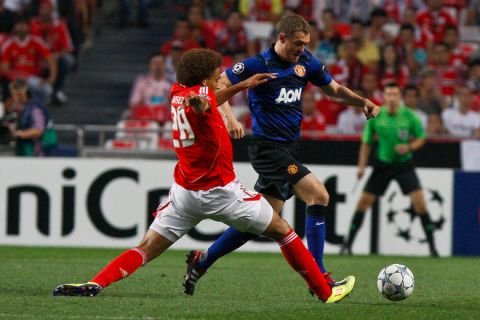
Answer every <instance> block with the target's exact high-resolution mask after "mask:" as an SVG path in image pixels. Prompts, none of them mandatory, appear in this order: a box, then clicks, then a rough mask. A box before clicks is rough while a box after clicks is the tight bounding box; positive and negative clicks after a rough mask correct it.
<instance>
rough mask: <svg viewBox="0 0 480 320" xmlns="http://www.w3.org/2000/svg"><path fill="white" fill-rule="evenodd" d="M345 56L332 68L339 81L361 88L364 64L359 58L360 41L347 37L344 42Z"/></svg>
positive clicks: (351, 86) (331, 70)
mask: <svg viewBox="0 0 480 320" xmlns="http://www.w3.org/2000/svg"><path fill="white" fill-rule="evenodd" d="M342 47H343V58H342V59H340V61H338V63H337V64H336V65H334V66H332V67H331V68H330V72H331V73H332V75H334V76H335V79H336V81H337V82H338V83H340V84H342V85H345V86H347V87H349V88H359V87H360V86H361V83H362V76H363V71H364V70H363V69H364V66H363V64H362V63H361V62H360V60H359V59H358V58H357V53H358V42H357V41H356V40H354V39H347V40H345V41H344V42H343V43H342Z"/></svg>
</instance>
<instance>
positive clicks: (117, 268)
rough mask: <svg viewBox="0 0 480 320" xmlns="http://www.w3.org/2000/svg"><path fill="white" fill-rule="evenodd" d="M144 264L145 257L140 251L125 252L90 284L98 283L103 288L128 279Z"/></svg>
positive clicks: (137, 249)
mask: <svg viewBox="0 0 480 320" xmlns="http://www.w3.org/2000/svg"><path fill="white" fill-rule="evenodd" d="M145 263H147V255H146V254H145V252H144V251H143V250H142V249H139V248H133V249H130V250H127V251H125V252H123V253H122V254H121V255H119V256H118V257H116V258H115V259H114V260H112V261H111V262H110V263H109V264H108V265H107V266H106V267H105V268H104V269H103V270H102V271H100V272H99V273H98V274H97V275H96V276H95V278H93V279H92V280H90V282H95V283H98V284H99V285H101V286H102V287H104V288H105V287H107V286H109V285H110V284H112V283H113V282H115V281H118V280H120V279H123V278H126V277H128V276H129V275H131V274H132V273H134V272H135V271H136V270H137V269H138V268H139V267H140V266H143V265H144V264H145Z"/></svg>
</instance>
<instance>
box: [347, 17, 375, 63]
mask: <svg viewBox="0 0 480 320" xmlns="http://www.w3.org/2000/svg"><path fill="white" fill-rule="evenodd" d="M351 26H352V38H353V39H354V40H356V41H357V43H358V51H357V58H358V60H360V62H361V63H362V64H363V65H364V66H367V67H369V68H372V67H376V65H377V63H378V61H380V50H379V49H378V47H377V45H376V44H375V43H374V42H373V41H371V40H369V39H367V38H366V32H365V31H366V30H365V26H364V24H363V22H362V21H361V20H359V19H352V22H351ZM339 54H340V57H343V56H344V49H343V46H340V48H339Z"/></svg>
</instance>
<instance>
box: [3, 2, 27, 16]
mask: <svg viewBox="0 0 480 320" xmlns="http://www.w3.org/2000/svg"><path fill="white" fill-rule="evenodd" d="M30 2H31V0H5V8H7V9H8V10H10V11H13V12H15V13H16V14H18V15H19V16H23V15H24V14H25V13H26V12H27V10H28V6H29V5H30Z"/></svg>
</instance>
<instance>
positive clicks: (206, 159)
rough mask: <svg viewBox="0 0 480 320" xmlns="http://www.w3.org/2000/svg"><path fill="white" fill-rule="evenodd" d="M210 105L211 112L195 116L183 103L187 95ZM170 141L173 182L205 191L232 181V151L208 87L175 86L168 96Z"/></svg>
mask: <svg viewBox="0 0 480 320" xmlns="http://www.w3.org/2000/svg"><path fill="white" fill-rule="evenodd" d="M192 91H193V92H195V93H196V94H198V95H200V96H202V97H204V98H205V99H207V100H209V101H210V109H208V110H207V111H205V112H203V113H197V112H195V110H194V109H193V108H192V107H190V106H185V105H184V101H185V97H187V96H188V95H189V94H190V92H192ZM170 96H171V97H172V98H171V105H172V106H171V110H172V114H171V116H172V122H173V124H172V138H173V145H174V147H175V152H176V154H177V158H178V163H177V165H176V167H175V172H174V178H175V182H176V183H178V184H179V185H181V186H182V187H184V188H185V189H187V190H208V189H212V188H214V187H219V186H225V185H227V184H228V183H230V182H231V181H232V180H234V179H235V172H234V170H233V151H232V143H231V141H230V136H229V135H228V132H227V129H226V128H225V124H224V123H223V119H222V116H221V115H220V112H219V111H218V109H217V101H216V99H215V94H214V92H212V91H211V90H209V88H208V87H201V86H195V87H186V86H183V85H181V84H178V83H174V84H173V86H172V90H171V92H170Z"/></svg>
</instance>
